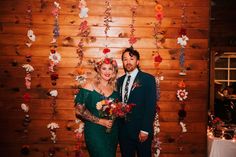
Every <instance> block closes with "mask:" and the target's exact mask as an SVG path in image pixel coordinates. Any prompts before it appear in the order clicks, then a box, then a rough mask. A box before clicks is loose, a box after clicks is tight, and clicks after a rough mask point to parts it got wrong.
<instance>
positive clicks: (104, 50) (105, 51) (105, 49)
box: [103, 47, 111, 54]
mask: <svg viewBox="0 0 236 157" xmlns="http://www.w3.org/2000/svg"><path fill="white" fill-rule="evenodd" d="M110 51H111V50H110V49H109V48H107V47H106V48H104V49H103V53H104V54H107V53H109V52H110Z"/></svg>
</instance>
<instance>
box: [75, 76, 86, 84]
mask: <svg viewBox="0 0 236 157" xmlns="http://www.w3.org/2000/svg"><path fill="white" fill-rule="evenodd" d="M75 80H76V81H78V82H79V84H84V83H85V82H86V80H87V76H86V75H78V76H76V77H75Z"/></svg>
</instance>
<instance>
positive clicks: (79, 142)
mask: <svg viewBox="0 0 236 157" xmlns="http://www.w3.org/2000/svg"><path fill="white" fill-rule="evenodd" d="M76 123H77V124H79V127H78V128H77V129H76V130H74V133H75V138H76V139H77V142H76V146H75V149H76V151H75V157H82V156H83V151H82V146H83V139H84V123H83V122H82V121H81V120H79V119H76Z"/></svg>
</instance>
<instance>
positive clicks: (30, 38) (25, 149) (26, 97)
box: [16, 5, 36, 155]
mask: <svg viewBox="0 0 236 157" xmlns="http://www.w3.org/2000/svg"><path fill="white" fill-rule="evenodd" d="M26 23H27V28H28V31H27V41H26V43H25V45H26V47H27V48H31V45H32V44H33V42H35V41H36V36H35V34H34V32H33V30H32V8H31V5H29V6H28V7H27V10H26ZM16 51H17V52H18V49H17V50H16ZM27 51H28V52H27V54H26V55H25V59H26V62H28V63H26V64H23V65H22V68H23V69H24V70H25V78H24V79H25V88H26V90H28V91H27V92H25V93H24V94H23V103H21V109H22V111H23V112H24V113H25V115H24V119H23V122H22V126H23V127H24V129H23V134H24V135H23V138H22V139H24V140H25V139H26V138H27V136H28V126H29V124H30V122H31V118H30V114H29V110H30V106H29V103H30V101H31V95H30V93H29V90H30V89H31V80H32V76H31V74H32V73H33V72H34V67H33V66H32V65H30V64H29V63H30V62H31V60H32V55H31V54H30V53H29V52H30V50H27ZM23 142H24V144H23V145H22V147H21V154H24V155H28V154H29V152H30V146H29V145H28V144H26V141H23Z"/></svg>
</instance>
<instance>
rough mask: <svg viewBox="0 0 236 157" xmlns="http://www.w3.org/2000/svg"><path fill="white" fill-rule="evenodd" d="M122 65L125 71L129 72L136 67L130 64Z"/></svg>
mask: <svg viewBox="0 0 236 157" xmlns="http://www.w3.org/2000/svg"><path fill="white" fill-rule="evenodd" d="M124 67H125V71H127V72H131V71H133V70H134V69H135V68H136V67H135V66H133V65H132V64H126V65H125V66H124Z"/></svg>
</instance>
